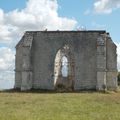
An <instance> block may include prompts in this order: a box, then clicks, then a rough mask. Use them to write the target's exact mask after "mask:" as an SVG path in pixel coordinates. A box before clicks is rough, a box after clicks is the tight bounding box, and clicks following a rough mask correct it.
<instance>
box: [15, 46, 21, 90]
mask: <svg viewBox="0 0 120 120" xmlns="http://www.w3.org/2000/svg"><path fill="white" fill-rule="evenodd" d="M21 83H22V48H21V47H18V48H16V59H15V86H14V87H15V88H21Z"/></svg>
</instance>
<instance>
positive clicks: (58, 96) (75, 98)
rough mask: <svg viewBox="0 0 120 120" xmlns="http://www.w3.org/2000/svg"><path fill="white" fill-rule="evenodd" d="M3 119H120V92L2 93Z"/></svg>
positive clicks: (1, 119)
mask: <svg viewBox="0 0 120 120" xmlns="http://www.w3.org/2000/svg"><path fill="white" fill-rule="evenodd" d="M0 120H120V92H118V93H97V92H89V93H85V92H83V93H17V92H13V93H12V92H0Z"/></svg>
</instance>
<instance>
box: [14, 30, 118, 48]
mask: <svg viewBox="0 0 120 120" xmlns="http://www.w3.org/2000/svg"><path fill="white" fill-rule="evenodd" d="M39 32H42V33H88V32H93V33H94V32H98V33H100V34H105V33H106V34H107V35H108V36H109V37H110V35H109V33H108V32H106V31H105V30H77V31H75V30H72V31H71V30H70V31H67V30H66V31H60V30H57V31H46V30H45V31H26V32H25V33H24V35H23V37H22V39H21V40H20V41H19V42H18V44H17V45H16V48H18V47H19V46H22V45H23V43H24V38H25V35H27V34H35V33H39ZM110 40H111V41H112V39H111V37H110ZM112 42H113V41H112ZM113 44H114V45H115V46H116V44H115V43H114V42H113ZM116 47H117V46H116Z"/></svg>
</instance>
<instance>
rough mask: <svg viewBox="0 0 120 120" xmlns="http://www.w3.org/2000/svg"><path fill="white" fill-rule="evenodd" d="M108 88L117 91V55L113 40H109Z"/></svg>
mask: <svg viewBox="0 0 120 120" xmlns="http://www.w3.org/2000/svg"><path fill="white" fill-rule="evenodd" d="M106 78H107V80H106V84H107V88H108V89H110V90H116V89H117V54H116V45H115V44H114V43H113V42H112V40H111V38H110V37H108V38H107V75H106Z"/></svg>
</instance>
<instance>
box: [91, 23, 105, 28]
mask: <svg viewBox="0 0 120 120" xmlns="http://www.w3.org/2000/svg"><path fill="white" fill-rule="evenodd" d="M92 26H93V28H95V29H98V30H105V25H102V24H98V23H96V22H94V21H93V22H92Z"/></svg>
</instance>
